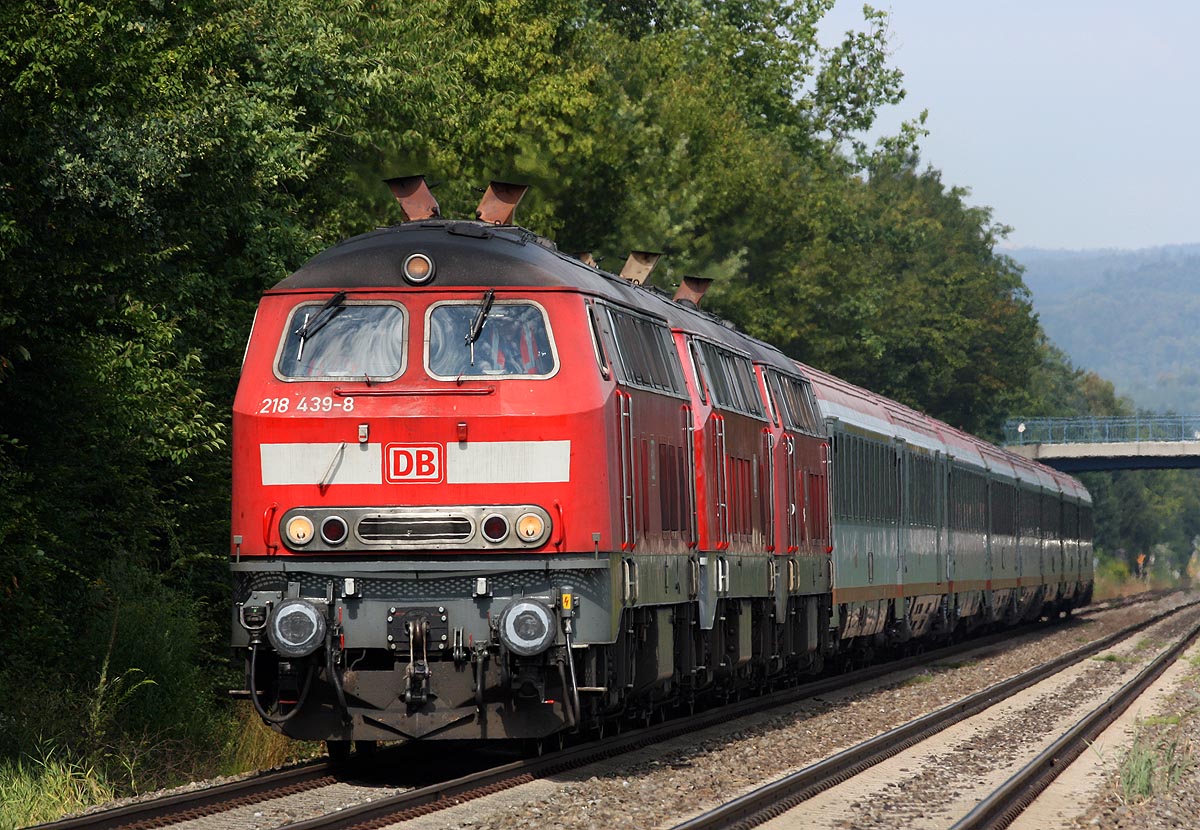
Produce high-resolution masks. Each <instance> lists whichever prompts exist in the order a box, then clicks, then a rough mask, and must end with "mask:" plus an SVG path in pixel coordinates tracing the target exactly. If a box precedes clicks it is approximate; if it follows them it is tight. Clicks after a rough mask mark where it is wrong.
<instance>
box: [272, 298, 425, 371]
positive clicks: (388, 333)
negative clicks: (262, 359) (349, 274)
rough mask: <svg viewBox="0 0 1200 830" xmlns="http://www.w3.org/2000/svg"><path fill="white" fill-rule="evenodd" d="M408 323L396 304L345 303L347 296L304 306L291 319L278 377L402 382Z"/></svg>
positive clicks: (281, 350)
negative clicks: (396, 380)
mask: <svg viewBox="0 0 1200 830" xmlns="http://www.w3.org/2000/svg"><path fill="white" fill-rule="evenodd" d="M407 322H408V314H407V312H406V311H405V310H404V308H403V307H402V306H400V305H398V304H396V303H363V302H354V301H347V300H346V298H345V294H335V295H334V296H333V297H331V298H330V299H329V300H327V301H325V302H311V303H303V304H301V305H298V306H296V308H295V309H293V311H292V314H291V316H290V317H289V318H288V322H287V327H286V328H285V329H284V333H283V340H282V342H281V343H280V346H279V355H278V358H277V360H276V362H275V371H276V374H277V375H278V376H279V377H280V378H281V379H282V380H287V381H304V380H348V379H360V380H361V379H362V378H370V379H371V380H389V379H392V378H396V377H399V376H400V374H401V373H403V371H404V366H405V356H406V355H405V348H404V344H405V338H406V334H407V329H408V326H407Z"/></svg>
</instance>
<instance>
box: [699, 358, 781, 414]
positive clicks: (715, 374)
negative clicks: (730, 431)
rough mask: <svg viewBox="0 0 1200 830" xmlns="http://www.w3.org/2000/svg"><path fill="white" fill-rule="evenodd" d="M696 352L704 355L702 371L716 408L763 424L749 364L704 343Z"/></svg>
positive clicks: (752, 372)
mask: <svg viewBox="0 0 1200 830" xmlns="http://www.w3.org/2000/svg"><path fill="white" fill-rule="evenodd" d="M700 351H701V353H702V354H703V355H704V368H705V370H706V371H707V373H708V379H709V381H710V382H711V386H712V393H713V398H714V399H715V401H716V404H717V406H718V407H720V408H721V409H731V410H733V411H734V412H741V413H743V414H745V415H752V416H753V417H755V418H758V419H760V420H765V419H766V415H765V414H764V412H763V404H762V398H761V397H759V393H758V383H757V382H756V381H755V378H754V367H753V366H752V365H751V363H750V361H749V360H748V359H747V358H746V357H744V356H742V355H740V354H735V353H734V352H730V351H726V350H725V349H722V348H721V347H720V346H717V345H715V344H713V343H709V342H708V341H706V340H701V341H700Z"/></svg>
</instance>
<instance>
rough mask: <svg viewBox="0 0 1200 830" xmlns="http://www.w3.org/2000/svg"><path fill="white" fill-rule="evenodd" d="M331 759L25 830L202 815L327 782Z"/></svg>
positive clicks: (143, 826)
mask: <svg viewBox="0 0 1200 830" xmlns="http://www.w3.org/2000/svg"><path fill="white" fill-rule="evenodd" d="M333 770H334V765H333V763H332V762H330V761H315V762H312V763H308V764H300V765H298V766H295V767H288V768H287V769H282V770H276V771H274V772H264V773H259V774H258V775H255V776H253V777H250V778H245V779H242V780H241V781H231V782H229V783H226V784H217V785H215V786H212V787H205V788H204V789H200V790H192V791H189V792H183V793H176V794H174V795H168V796H163V797H161V798H154V799H148V800H145V801H135V802H133V803H131V804H124V805H122V806H120V807H112V808H110V809H107V810H101V811H99V812H95V813H84V814H82V815H78V816H72V817H71V818H65V819H59V820H58V821H52V822H48V823H46V824H35V825H32V826H30V827H28V828H26V830H116V828H123V829H124V830H149V828H154V827H165V826H167V825H169V824H174V823H177V822H180V821H187V820H189V819H194V818H201V817H203V816H209V815H214V814H216V813H222V812H225V811H227V810H231V809H233V808H235V807H241V806H245V805H248V804H257V803H258V802H260V801H266V800H268V799H271V798H278V797H281V796H285V795H294V794H296V793H300V792H305V791H307V790H313V789H317V788H320V787H325V786H328V785H330V784H333V783H336V782H337V780H338V779H337V777H335V776H334V775H333Z"/></svg>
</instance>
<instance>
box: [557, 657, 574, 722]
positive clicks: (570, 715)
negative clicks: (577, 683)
mask: <svg viewBox="0 0 1200 830" xmlns="http://www.w3.org/2000/svg"><path fill="white" fill-rule="evenodd" d="M567 659H570V657H568V658H567ZM558 682H560V683H562V687H563V702H562V703H563V711H565V712H566V713H567V728H568V729H571V730H574V729H575V724H576V720H575V710H574V709H573V708H572V707H571V696H570V695H569V694H568V689H567V667H566V666H564V665H563V661H562V660H559V661H558Z"/></svg>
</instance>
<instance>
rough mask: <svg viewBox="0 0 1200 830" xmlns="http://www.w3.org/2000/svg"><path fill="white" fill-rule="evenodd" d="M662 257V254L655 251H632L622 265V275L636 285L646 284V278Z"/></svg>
mask: <svg viewBox="0 0 1200 830" xmlns="http://www.w3.org/2000/svg"><path fill="white" fill-rule="evenodd" d="M660 259H662V254H660V253H655V252H653V251H631V252H630V253H629V258H628V259H627V260H625V264H624V265H623V266H621V277H622V279H627V280H629V281H630V282H631V283H633V284H634V285H645V283H646V278H647V277H649V276H650V272H651V271H653V270H654V266H655V265H658V261H659V260H660Z"/></svg>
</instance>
